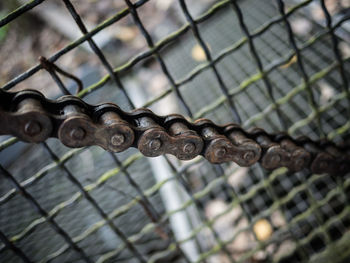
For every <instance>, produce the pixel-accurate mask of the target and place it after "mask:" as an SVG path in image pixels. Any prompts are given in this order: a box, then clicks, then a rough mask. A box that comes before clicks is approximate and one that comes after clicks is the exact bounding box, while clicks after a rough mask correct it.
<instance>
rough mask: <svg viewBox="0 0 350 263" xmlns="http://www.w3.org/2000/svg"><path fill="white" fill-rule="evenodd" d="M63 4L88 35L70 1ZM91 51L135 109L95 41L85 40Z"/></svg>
mask: <svg viewBox="0 0 350 263" xmlns="http://www.w3.org/2000/svg"><path fill="white" fill-rule="evenodd" d="M63 2H64V4H65V5H66V7H67V9H68V11H69V13H70V14H71V16H72V17H73V19H74V21H75V22H76V24H77V25H78V27H79V29H80V31H81V32H82V33H83V34H84V35H86V34H88V31H87V29H86V27H85V25H84V23H83V20H82V19H81V17H80V16H79V14H78V13H77V11H76V10H75V8H74V6H73V5H72V3H71V2H70V0H63ZM87 41H88V43H89V45H90V47H91V49H92V50H93V51H94V53H95V54H96V56H97V57H98V58H99V59H100V61H101V63H102V65H103V66H104V67H105V69H106V70H107V72H108V73H109V75H110V77H111V78H112V80H113V81H114V83H115V84H116V85H117V86H118V87H119V88H120V90H121V91H122V92H123V94H124V96H125V97H126V99H127V101H128V103H129V104H130V105H131V107H132V108H135V106H134V104H133V102H132V101H131V99H130V97H129V96H128V94H127V92H126V90H125V87H124V85H123V84H122V82H121V80H120V78H119V76H118V73H117V72H114V71H113V67H112V66H111V65H110V64H109V62H108V60H107V59H106V57H105V56H104V54H103V52H102V51H101V49H100V48H99V47H98V46H97V45H96V43H95V41H94V40H93V39H92V38H91V37H90V38H88V39H87Z"/></svg>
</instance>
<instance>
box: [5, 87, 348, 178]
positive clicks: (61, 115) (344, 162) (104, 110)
mask: <svg viewBox="0 0 350 263" xmlns="http://www.w3.org/2000/svg"><path fill="white" fill-rule="evenodd" d="M0 101H1V106H0V121H1V123H0V124H1V125H0V135H4V134H7V135H14V136H16V137H18V138H19V139H20V140H23V141H26V142H33V143H38V142H43V141H45V140H47V139H48V138H49V137H56V138H58V139H59V140H60V141H61V142H62V143H63V144H64V145H66V146H68V147H72V148H76V147H83V146H91V145H98V146H100V147H102V148H103V149H105V150H107V151H111V152H121V151H124V150H126V149H128V148H130V147H136V148H138V149H139V151H140V152H141V153H142V154H144V155H145V156H149V157H155V156H159V155H162V154H172V155H174V156H176V157H177V158H178V159H180V160H190V159H193V158H194V157H196V156H198V155H202V156H204V157H205V158H206V159H207V160H208V161H209V162H211V163H214V164H219V163H224V162H235V163H237V164H238V165H240V166H252V165H253V164H255V163H257V162H260V163H261V165H262V166H263V167H264V168H265V169H269V170H272V169H276V168H279V167H287V168H288V169H289V170H291V171H295V172H296V171H301V170H303V169H305V168H307V169H310V170H311V171H312V172H313V173H317V174H319V173H329V174H341V175H342V174H345V173H347V172H349V171H350V151H349V147H346V146H344V145H343V146H340V145H335V144H333V143H331V142H327V141H317V142H316V141H312V140H311V139H309V138H307V137H302V138H298V139H294V138H292V137H290V136H289V135H286V134H282V133H280V134H269V133H267V132H266V131H265V130H263V129H259V128H255V129H253V130H251V131H246V130H244V129H243V128H241V127H240V126H238V125H237V124H227V125H223V126H220V125H216V124H215V123H213V122H212V121H210V120H208V119H199V120H197V121H195V122H193V123H192V122H189V121H188V120H186V119H185V118H184V117H183V116H181V115H178V114H171V115H168V116H158V115H156V114H154V113H153V112H152V111H150V110H148V109H137V110H134V111H132V112H124V111H123V110H121V109H120V108H119V107H118V106H117V105H115V104H112V103H105V104H100V105H96V106H94V105H90V104H87V103H85V102H84V101H82V100H81V99H80V98H78V97H75V96H63V97H61V98H59V99H58V100H55V101H54V100H49V99H47V98H45V97H44V95H42V94H41V93H40V92H38V91H32V90H25V91H20V92H7V91H3V90H1V91H0Z"/></svg>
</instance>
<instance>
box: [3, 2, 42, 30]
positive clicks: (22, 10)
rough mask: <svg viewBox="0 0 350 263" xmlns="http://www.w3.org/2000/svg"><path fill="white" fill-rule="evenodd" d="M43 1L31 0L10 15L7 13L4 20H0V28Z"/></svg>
mask: <svg viewBox="0 0 350 263" xmlns="http://www.w3.org/2000/svg"><path fill="white" fill-rule="evenodd" d="M44 1H45V0H31V1H29V2H28V3H26V4H24V5H22V6H20V7H19V8H17V9H16V10H14V11H12V12H11V13H9V14H8V15H7V16H5V17H4V18H2V19H1V20H0V28H1V27H3V26H5V25H6V24H8V23H10V22H11V21H13V20H14V19H16V18H17V17H19V16H20V15H22V14H24V13H25V12H27V11H28V10H30V9H32V8H34V7H35V6H37V5H39V4H41V3H42V2H44Z"/></svg>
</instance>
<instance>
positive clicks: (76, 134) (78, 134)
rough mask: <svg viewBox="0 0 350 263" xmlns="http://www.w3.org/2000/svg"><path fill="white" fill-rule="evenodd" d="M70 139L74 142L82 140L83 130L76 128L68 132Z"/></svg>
mask: <svg viewBox="0 0 350 263" xmlns="http://www.w3.org/2000/svg"><path fill="white" fill-rule="evenodd" d="M70 137H71V138H72V139H75V140H82V139H84V137H85V130H84V129H82V128H80V127H77V128H74V129H73V130H72V131H71V132H70Z"/></svg>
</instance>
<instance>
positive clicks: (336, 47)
mask: <svg viewBox="0 0 350 263" xmlns="http://www.w3.org/2000/svg"><path fill="white" fill-rule="evenodd" d="M320 3H321V8H322V10H323V13H324V15H325V17H326V23H327V28H328V30H329V34H330V36H331V39H332V47H333V53H334V56H335V58H336V60H337V62H338V63H339V74H340V77H341V79H342V81H343V90H344V91H345V92H346V97H347V99H348V118H350V91H349V82H348V79H347V77H346V72H345V67H344V63H343V60H342V57H341V54H340V51H339V41H338V37H337V36H336V35H335V32H334V30H335V29H334V28H333V26H332V24H333V22H332V17H331V15H330V14H329V12H328V9H327V7H326V4H325V1H324V0H320Z"/></svg>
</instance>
